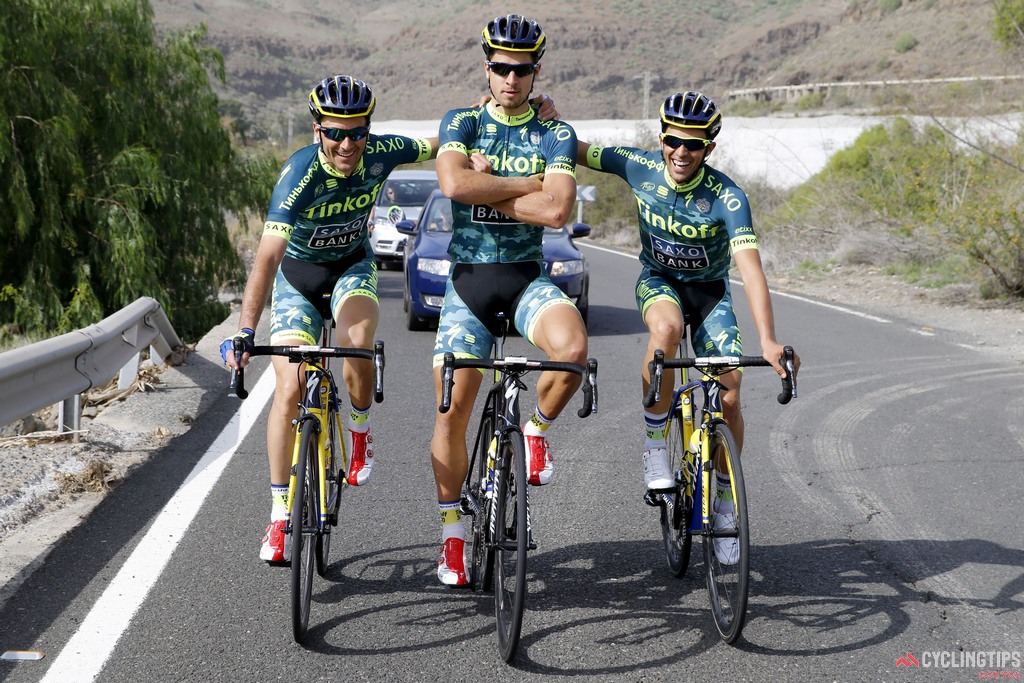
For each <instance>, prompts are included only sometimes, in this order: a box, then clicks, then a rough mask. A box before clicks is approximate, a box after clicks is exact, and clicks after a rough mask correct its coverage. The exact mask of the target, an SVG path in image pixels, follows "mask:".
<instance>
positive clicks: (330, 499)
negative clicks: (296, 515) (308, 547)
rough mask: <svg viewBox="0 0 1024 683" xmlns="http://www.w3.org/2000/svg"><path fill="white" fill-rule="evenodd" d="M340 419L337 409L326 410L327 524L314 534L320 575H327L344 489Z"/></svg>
mask: <svg viewBox="0 0 1024 683" xmlns="http://www.w3.org/2000/svg"><path fill="white" fill-rule="evenodd" d="M339 424H340V420H339V417H338V411H336V410H328V411H327V429H328V432H327V442H326V444H325V445H324V448H325V449H326V452H325V458H326V460H325V461H324V476H325V477H326V481H325V486H324V491H325V493H326V497H325V498H324V500H326V501H327V525H325V526H324V533H321V534H317V535H316V573H317V574H319V575H320V576H327V565H328V564H329V562H328V559H329V558H330V556H331V537H332V536H334V534H336V533H338V508H339V506H340V504H341V492H342V491H343V490H344V488H345V487H344V478H345V475H344V474H343V469H342V463H343V462H344V460H345V458H344V457H343V455H342V452H343V449H344V444H343V443H342V442H341V440H340V439H341V438H342V436H341V432H340V428H339Z"/></svg>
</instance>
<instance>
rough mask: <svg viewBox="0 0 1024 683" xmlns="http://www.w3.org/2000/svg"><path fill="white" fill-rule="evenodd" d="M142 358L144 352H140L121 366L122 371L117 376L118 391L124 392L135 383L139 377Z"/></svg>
mask: <svg viewBox="0 0 1024 683" xmlns="http://www.w3.org/2000/svg"><path fill="white" fill-rule="evenodd" d="M141 357H142V352H141V351H140V352H139V353H136V354H135V355H134V356H132V357H131V358H130V359H129V360H128V362H127V363H125V364H124V365H123V366H121V371H120V372H119V373H118V375H117V389H118V391H124V390H125V389H127V388H128V387H130V386H131V385H132V384H133V383H134V382H135V378H136V377H138V376H139V359H140V358H141Z"/></svg>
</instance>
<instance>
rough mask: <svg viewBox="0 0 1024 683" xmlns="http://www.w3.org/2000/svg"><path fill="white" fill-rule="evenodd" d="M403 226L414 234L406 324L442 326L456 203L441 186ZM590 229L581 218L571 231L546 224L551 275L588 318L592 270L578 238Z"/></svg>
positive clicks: (408, 253)
mask: <svg viewBox="0 0 1024 683" xmlns="http://www.w3.org/2000/svg"><path fill="white" fill-rule="evenodd" d="M395 227H397V228H398V231H399V232H400V233H402V234H404V235H408V236H409V237H408V239H407V240H406V243H405V254H404V257H403V262H404V265H405V291H404V296H403V308H404V310H405V313H406V327H408V328H409V329H410V330H426V329H429V328H430V327H433V326H436V325H437V319H438V318H439V317H440V315H441V304H442V302H443V301H444V288H445V285H446V284H447V283H448V270H449V268H450V267H451V257H450V256H449V255H448V243H449V242H450V241H451V239H452V203H451V200H450V199H448V198H447V197H445V196H444V194H442V193H441V191H440V190H435V191H434V192H432V193H431V195H430V197H429V198H428V199H427V202H426V204H424V205H423V211H422V213H420V215H419V218H418V219H417V220H415V221H411V220H405V221H399V222H398V223H397V225H396V226H395ZM589 234H590V226H589V225H586V224H584V223H575V224H573V225H572V227H571V228H570V229H569V230H566V229H562V230H554V229H551V228H545V229H544V268H545V269H546V270H547V273H548V277H550V278H551V281H552V282H553V283H555V284H556V285H557V286H558V287H559V289H561V290H562V291H563V292H565V293H566V294H567V295H568V296H569V298H571V299H572V300H573V303H575V304H576V308H577V309H579V312H580V314H581V315H582V316H583V322H584V323H586V321H587V314H588V312H589V310H590V299H589V293H590V270H589V266H588V265H587V259H586V258H584V257H583V254H581V253H580V250H579V249H578V248H577V247H576V245H575V244H574V243H573V240H574V239H576V238H579V237H586V236H587V235H589Z"/></svg>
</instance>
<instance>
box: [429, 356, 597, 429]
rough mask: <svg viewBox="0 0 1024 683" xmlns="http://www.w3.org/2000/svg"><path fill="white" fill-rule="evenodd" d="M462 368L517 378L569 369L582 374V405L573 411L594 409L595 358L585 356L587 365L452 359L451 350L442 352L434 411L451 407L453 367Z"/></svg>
mask: <svg viewBox="0 0 1024 683" xmlns="http://www.w3.org/2000/svg"><path fill="white" fill-rule="evenodd" d="M462 368H478V369H481V370H498V371H500V372H505V373H507V374H511V375H514V376H516V377H520V376H522V375H525V374H526V373H528V372H533V371H535V370H541V371H544V370H554V371H556V372H571V373H573V374H575V375H580V376H581V377H583V384H582V386H581V389H582V390H583V407H582V408H580V409H579V410H578V411H577V412H576V414H577V415H579V416H580V417H587V416H588V415H590V414H591V413H596V412H597V359H596V358H589V359H587V366H586V367H583V366H582V365H577V364H576V363H565V362H562V361H553V360H529V359H528V358H521V357H514V356H508V357H505V358H456V357H455V355H454V354H453V353H451V352H448V353H445V354H444V361H443V363H442V364H441V405H439V406H438V408H437V409H438V410H439V411H440V412H442V413H447V412H448V411H449V410H450V409H451V407H452V386H453V385H454V384H455V370H457V369H462Z"/></svg>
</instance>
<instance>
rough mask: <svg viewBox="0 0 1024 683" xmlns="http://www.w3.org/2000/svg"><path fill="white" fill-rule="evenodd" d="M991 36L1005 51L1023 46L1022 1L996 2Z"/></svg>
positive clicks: (1023, 7) (1023, 0) (1000, 0)
mask: <svg viewBox="0 0 1024 683" xmlns="http://www.w3.org/2000/svg"><path fill="white" fill-rule="evenodd" d="M995 4H996V17H995V21H994V22H993V34H994V35H995V39H996V42H997V43H999V44H1000V45H1002V46H1003V47H1004V48H1006V49H1011V48H1014V47H1021V46H1024V0H996V3H995Z"/></svg>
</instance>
